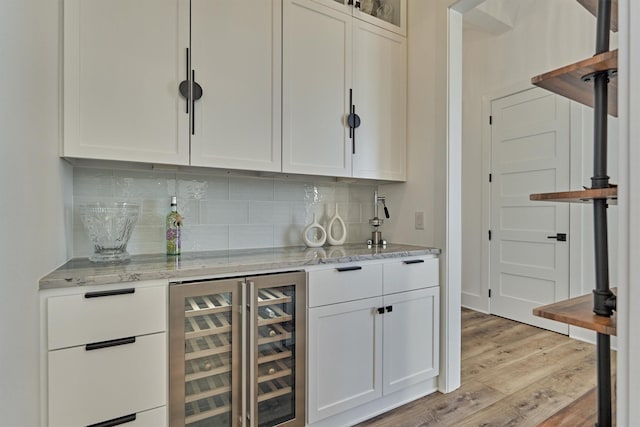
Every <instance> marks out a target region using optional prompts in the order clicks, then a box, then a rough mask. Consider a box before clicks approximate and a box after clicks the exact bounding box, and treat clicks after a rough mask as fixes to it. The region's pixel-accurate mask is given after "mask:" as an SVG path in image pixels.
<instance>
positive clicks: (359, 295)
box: [307, 258, 440, 425]
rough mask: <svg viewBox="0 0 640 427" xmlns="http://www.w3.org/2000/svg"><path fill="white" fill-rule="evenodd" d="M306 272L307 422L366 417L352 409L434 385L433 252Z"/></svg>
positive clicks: (395, 401)
mask: <svg viewBox="0 0 640 427" xmlns="http://www.w3.org/2000/svg"><path fill="white" fill-rule="evenodd" d="M375 273H377V275H376V274H375ZM308 274H309V277H308V281H309V312H308V319H309V321H308V328H309V333H308V340H309V344H308V345H309V356H308V359H309V368H308V382H307V388H308V405H307V407H308V418H307V421H308V423H309V424H311V425H313V424H315V423H319V424H318V425H331V424H332V423H338V424H342V423H350V422H357V421H359V420H362V419H365V418H366V415H367V412H366V411H364V412H363V411H359V408H362V407H364V406H363V405H365V406H366V405H367V404H369V405H374V404H375V402H379V403H380V405H381V406H382V405H391V406H393V405H399V404H402V403H406V402H408V401H411V400H413V399H415V398H417V397H420V396H422V395H424V394H428V393H430V392H432V391H433V390H434V387H435V386H434V384H435V383H434V381H433V380H434V378H435V377H437V375H438V373H439V371H438V365H439V357H438V354H439V339H440V335H439V313H440V311H439V285H438V259H437V258H412V259H406V260H400V261H398V260H393V261H386V262H378V263H366V264H363V265H354V264H349V265H345V266H338V267H337V268H332V269H326V267H325V269H324V270H312V271H309V273H308ZM332 278H333V280H331V279H332ZM407 390H410V392H408V393H407ZM387 409H390V408H387ZM368 410H369V409H367V411H368ZM349 411H352V414H351V415H349V414H348V412H349ZM350 416H351V418H349V417H350ZM369 416H371V415H370V412H369ZM330 417H334V418H330ZM336 417H337V418H336ZM363 417H364V418H363ZM329 419H331V421H327V420H329Z"/></svg>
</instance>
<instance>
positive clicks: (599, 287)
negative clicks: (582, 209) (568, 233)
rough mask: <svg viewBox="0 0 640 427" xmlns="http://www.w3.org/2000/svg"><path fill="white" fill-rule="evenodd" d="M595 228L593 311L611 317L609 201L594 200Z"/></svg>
mask: <svg viewBox="0 0 640 427" xmlns="http://www.w3.org/2000/svg"><path fill="white" fill-rule="evenodd" d="M593 229H594V242H595V245H594V246H595V260H596V262H595V270H596V277H595V279H596V288H595V289H594V291H593V312H594V313H596V314H598V315H600V316H606V317H611V315H612V314H613V307H612V306H611V304H610V303H608V300H609V299H610V298H612V297H613V292H611V289H609V248H608V244H607V241H608V236H607V201H606V200H605V199H596V200H594V201H593Z"/></svg>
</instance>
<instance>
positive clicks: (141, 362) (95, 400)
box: [48, 332, 167, 427]
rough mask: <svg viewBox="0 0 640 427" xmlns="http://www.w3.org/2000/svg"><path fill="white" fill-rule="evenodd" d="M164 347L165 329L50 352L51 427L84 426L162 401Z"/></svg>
mask: <svg viewBox="0 0 640 427" xmlns="http://www.w3.org/2000/svg"><path fill="white" fill-rule="evenodd" d="M166 346H167V343H166V334H165V333H164V332H163V333H159V334H152V335H146V336H142V337H136V338H135V342H134V343H130V344H123V345H116V346H111V347H106V348H99V349H96V350H87V349H86V348H85V346H79V347H73V348H67V349H63V350H55V351H50V352H49V354H48V359H49V385H48V387H49V390H48V391H49V427H57V426H60V427H73V426H86V425H91V424H95V423H99V422H102V421H107V420H112V419H114V418H119V417H122V416H126V415H129V414H134V413H137V412H141V411H145V410H148V409H151V408H157V407H160V406H165V405H166V403H167V402H166V390H167V358H166V353H167V349H166ZM134 425H136V424H134ZM140 425H145V426H146V425H151V424H140Z"/></svg>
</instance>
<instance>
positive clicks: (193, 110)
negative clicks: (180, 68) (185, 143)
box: [191, 70, 196, 135]
mask: <svg viewBox="0 0 640 427" xmlns="http://www.w3.org/2000/svg"><path fill="white" fill-rule="evenodd" d="M191 82H192V83H191V84H192V85H194V86H195V84H196V70H191ZM192 90H193V91H195V88H194V89H192ZM195 134H196V97H195V95H194V94H193V93H192V94H191V135H195Z"/></svg>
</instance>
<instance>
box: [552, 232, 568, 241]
mask: <svg viewBox="0 0 640 427" xmlns="http://www.w3.org/2000/svg"><path fill="white" fill-rule="evenodd" d="M547 239H556V240H557V241H558V242H566V241H567V233H558V234H556V235H555V236H547Z"/></svg>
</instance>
